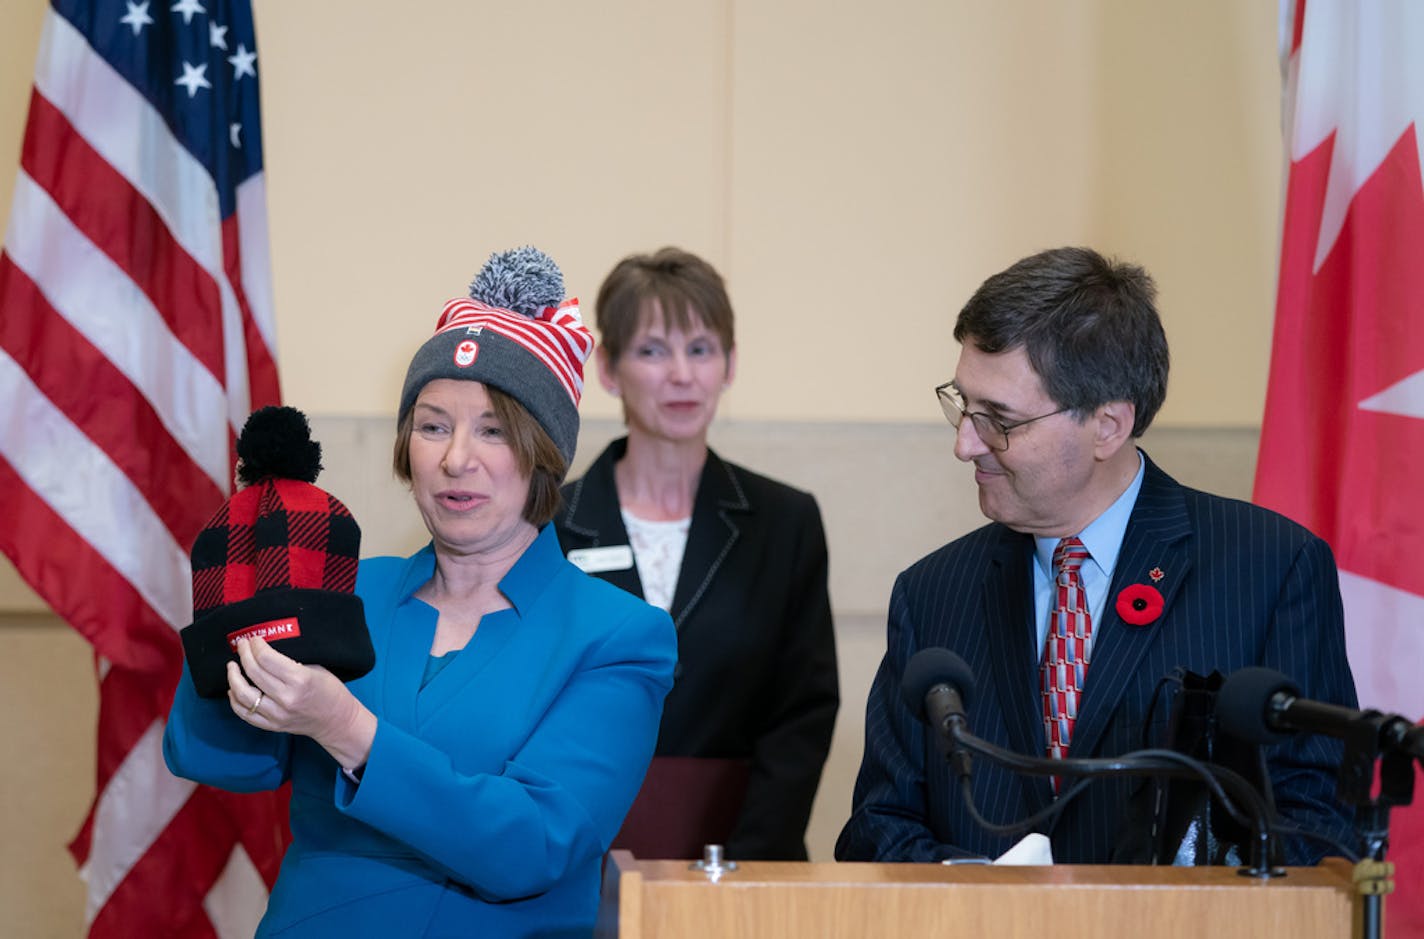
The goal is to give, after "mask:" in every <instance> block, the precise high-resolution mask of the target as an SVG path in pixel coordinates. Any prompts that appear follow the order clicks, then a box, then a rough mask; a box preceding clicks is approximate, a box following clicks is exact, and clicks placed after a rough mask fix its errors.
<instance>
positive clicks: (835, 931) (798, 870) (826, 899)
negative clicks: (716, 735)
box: [595, 850, 1360, 939]
mask: <svg viewBox="0 0 1424 939" xmlns="http://www.w3.org/2000/svg"><path fill="white" fill-rule="evenodd" d="M1359 932H1360V905H1359V899H1358V895H1357V893H1356V892H1355V888H1354V883H1353V875H1352V866H1351V865H1350V864H1349V863H1348V862H1347V861H1344V860H1341V859H1336V858H1331V859H1327V860H1326V861H1325V862H1324V863H1322V864H1321V865H1320V866H1319V867H1310V868H1288V869H1287V873H1286V876H1284V877H1278V878H1272V879H1269V880H1257V879H1254V878H1249V877H1243V876H1241V875H1240V874H1238V873H1237V872H1236V868H1234V867H1137V866H1087V865H1059V866H1053V867H999V866H990V865H956V866H944V865H939V864H863V863H845V864H839V863H804V862H790V861H748V862H744V863H741V864H739V865H738V866H737V869H736V870H735V871H729V872H726V873H722V874H721V875H720V876H716V877H714V876H709V875H708V874H707V873H704V872H703V871H700V870H695V869H691V868H690V866H689V862H687V861H640V860H637V859H636V858H635V857H634V856H633V855H632V854H630V853H629V852H627V851H616V850H615V851H612V852H610V853H609V855H608V858H607V860H606V862H605V866H604V877H603V896H602V905H601V907H600V909H599V919H598V928H597V930H596V932H595V935H596V936H598V937H599V939H614V937H617V939H671V937H679V939H682V937H689V936H716V937H718V939H880V937H884V939H906V937H918V936H949V935H954V936H966V937H979V936H986V937H987V936H993V937H995V939H1000V937H1004V939H1012V937H1019V936H1023V937H1032V939H1042V937H1044V936H1052V937H1054V939H1076V937H1089V936H1092V937H1098V936H1104V935H1115V936H1152V937H1153V939H1177V937H1180V939H1201V937H1210V939H1232V937H1242V939H1246V937H1250V939H1260V937H1264V936H1289V937H1291V939H1317V937H1319V939H1325V937H1331V939H1340V937H1350V936H1357V935H1359Z"/></svg>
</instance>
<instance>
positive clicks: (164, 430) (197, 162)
mask: <svg viewBox="0 0 1424 939" xmlns="http://www.w3.org/2000/svg"><path fill="white" fill-rule="evenodd" d="M259 120H260V111H259V100H258V74H257V52H256V43H255V33H254V29H253V21H252V9H251V5H250V3H249V2H248V0H158V2H150V0H145V2H131V0H129V2H125V0H53V2H52V3H51V5H50V7H49V9H48V10H47V12H46V15H45V23H44V31H43V34H42V37H41V39H40V48H39V56H38V60H37V64H36V66H35V82H34V91H33V94H32V96H31V100H30V109H29V119H28V124H27V126H26V131H25V139H24V145H23V149H22V153H21V159H20V170H19V173H18V174H17V177H16V181H15V190H14V200H13V203H12V211H11V217H10V223H9V227H8V229H7V231H6V233H5V241H4V247H3V251H0V401H3V402H4V407H3V411H0V518H4V519H5V524H4V525H0V549H3V550H4V552H5V554H6V555H8V556H9V558H10V560H11V561H12V562H13V563H14V565H15V567H16V568H17V569H18V570H19V572H20V574H21V575H22V576H23V577H24V579H25V580H26V581H27V582H28V583H29V584H30V585H31V586H32V587H33V588H34V589H35V591H36V592H37V593H38V594H39V595H40V596H41V597H42V598H43V599H44V600H45V601H46V602H47V603H48V604H49V605H50V606H51V607H53V608H54V610H55V611H56V612H57V613H58V614H59V615H60V616H62V617H63V618H64V619H65V620H67V621H68V622H69V623H70V624H71V625H73V626H74V628H75V629H77V630H78V631H79V632H80V633H82V634H83V635H84V637H85V638H86V639H88V641H89V642H90V643H92V644H93V647H94V654H95V663H96V673H97V676H98V681H99V701H100V705H99V721H98V780H97V788H96V797H95V800H94V804H93V807H92V809H91V811H90V815H89V817H88V819H87V820H86V821H85V823H84V825H83V828H82V829H81V831H80V833H79V835H78V836H77V837H76V838H75V840H74V842H73V844H71V846H70V848H71V851H72V852H73V854H74V856H75V858H76V860H77V861H78V863H79V864H80V872H81V875H82V876H83V877H84V879H85V881H86V884H87V890H88V908H87V914H86V921H87V923H88V931H89V935H91V936H118V935H125V936H129V935H145V936H223V937H226V936H238V935H244V934H245V935H248V936H250V935H251V934H252V930H253V927H254V926H255V924H256V920H257V918H258V917H259V916H260V915H261V912H262V909H263V907H264V905H265V894H266V890H267V888H268V886H270V884H271V883H272V882H273V880H274V879H275V877H276V872H277V866H278V863H279V861H280V858H281V854H282V851H283V849H284V847H285V843H286V837H287V833H286V828H285V794H261V795H255V796H237V795H232V794H229V793H223V792H218V791H216V790H212V789H207V788H203V787H197V786H195V785H193V784H192V783H190V782H187V781H185V780H179V779H175V778H174V777H172V776H171V775H169V773H168V772H167V770H166V768H165V767H164V764H163V757H162V754H161V752H160V740H161V738H162V733H163V721H164V718H165V716H166V714H167V711H168V706H169V704H170V703H171V701H172V696H173V689H174V687H175V685H176V683H177V678H178V673H179V669H180V665H181V660H182V652H181V647H180V644H179V641H178V632H177V631H178V630H179V629H181V628H182V627H183V626H185V625H187V623H188V622H189V620H190V618H191V612H192V605H191V596H190V595H191V580H190V573H189V562H188V549H189V547H190V546H191V544H192V541H193V538H194V537H195V536H196V534H197V532H198V531H199V529H200V528H201V527H202V525H203V523H204V522H205V521H206V520H207V518H208V517H209V516H210V515H211V514H212V513H213V512H214V511H216V509H217V508H218V507H219V506H220V505H221V504H222V502H223V500H224V499H225V498H226V497H227V495H228V494H229V492H230V490H231V480H232V462H233V454H232V445H233V440H234V439H235V429H236V428H240V427H241V425H242V422H243V421H244V420H245V418H246V416H247V415H248V413H249V412H251V411H252V410H253V409H255V408H257V407H260V406H262V405H265V404H275V403H277V402H278V399H279V392H278V386H277V369H276V362H275V358H274V348H275V336H274V329H273V315H272V307H271V286H270V278H269V272H268V250H267V219H266V194H265V190H264V183H263V175H262V137H261V126H260V123H259Z"/></svg>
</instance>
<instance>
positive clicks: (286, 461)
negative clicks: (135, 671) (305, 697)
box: [181, 407, 376, 698]
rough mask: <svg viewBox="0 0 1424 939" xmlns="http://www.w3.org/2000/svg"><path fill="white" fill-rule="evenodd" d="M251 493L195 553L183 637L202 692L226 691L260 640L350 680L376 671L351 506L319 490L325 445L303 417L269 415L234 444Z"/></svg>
mask: <svg viewBox="0 0 1424 939" xmlns="http://www.w3.org/2000/svg"><path fill="white" fill-rule="evenodd" d="M237 453H238V459H239V467H238V479H239V480H240V481H241V482H243V483H245V484H246V485H245V488H243V489H240V490H239V491H238V492H237V493H236V494H234V495H233V497H232V498H231V499H229V500H228V501H227V502H226V503H225V504H224V505H223V507H222V508H221V509H219V510H218V512H217V514H215V515H214V516H213V517H212V518H211V519H210V520H209V521H208V523H207V525H205V526H204V527H203V530H202V531H201V532H199V533H198V537H197V540H195V541H194V543H193V550H192V561H193V622H192V624H191V625H189V626H187V627H185V628H184V629H183V630H182V633H181V639H182V641H183V654H184V656H185V658H186V659H187V662H188V670H189V672H190V674H191V675H192V678H193V685H194V687H195V688H196V689H197V692H198V694H199V695H200V696H201V697H205V698H220V697H222V696H223V695H225V694H226V693H227V663H228V662H230V661H234V660H236V658H237V652H236V643H237V640H238V639H241V638H244V637H253V636H260V637H261V638H263V639H265V640H266V641H267V642H268V643H269V644H271V646H272V648H274V649H276V650H277V651H279V652H281V653H282V654H284V655H287V656H289V657H291V658H293V659H295V660H297V661H298V662H303V663H306V664H309V665H322V666H325V667H326V668H328V669H330V670H331V672H332V673H333V674H335V675H336V676H337V677H338V678H340V679H341V680H342V681H351V680H352V679H355V678H359V677H361V676H362V675H364V674H366V673H367V672H369V671H370V670H371V668H372V667H373V666H374V665H375V662H376V656H375V651H374V649H373V648H372V646H371V637H370V633H369V632H368V631H367V629H366V615H365V608H364V606H363V605H362V603H361V598H360V597H358V596H356V594H355V589H356V568H357V562H358V559H359V557H360V553H361V529H360V526H358V525H357V524H356V520H355V518H353V517H352V515H351V513H350V511H349V510H347V508H346V506H345V505H343V504H342V503H341V501H340V500H339V499H337V498H336V497H335V496H333V495H331V494H330V493H328V492H326V491H324V490H322V489H320V488H318V487H316V486H315V485H313V483H314V482H315V481H316V478H317V475H318V474H319V473H320V472H321V445H320V444H318V443H317V442H316V441H314V440H312V439H311V428H310V426H309V425H308V423H307V419H306V415H304V414H302V412H301V411H298V410H296V409H295V408H290V407H268V408H262V409H260V410H258V411H257V412H255V413H254V414H252V415H251V416H250V417H249V418H248V419H247V422H246V424H245V425H244V426H243V429H242V434H241V435H240V436H239V437H238V441H237Z"/></svg>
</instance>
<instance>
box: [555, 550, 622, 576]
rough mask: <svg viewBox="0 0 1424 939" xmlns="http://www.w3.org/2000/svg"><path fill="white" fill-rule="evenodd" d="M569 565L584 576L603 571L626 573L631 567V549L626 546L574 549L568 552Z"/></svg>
mask: <svg viewBox="0 0 1424 939" xmlns="http://www.w3.org/2000/svg"><path fill="white" fill-rule="evenodd" d="M569 563H570V564H572V565H573V566H574V567H577V568H578V569H579V570H581V571H583V572H584V573H585V574H599V573H602V572H603V571H626V570H627V569H628V568H630V567H632V566H633V549H632V547H631V546H629V545H626V544H616V545H609V546H608V547H606V548H575V549H574V550H572V551H570V552H569Z"/></svg>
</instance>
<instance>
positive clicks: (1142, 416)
mask: <svg viewBox="0 0 1424 939" xmlns="http://www.w3.org/2000/svg"><path fill="white" fill-rule="evenodd" d="M1156 297H1157V286H1156V284H1154V283H1153V282H1152V277H1151V276H1150V275H1149V274H1148V273H1147V272H1146V271H1145V270H1143V269H1142V268H1141V267H1138V266H1137V265H1135V264H1124V263H1120V262H1117V261H1111V260H1109V259H1107V258H1105V257H1103V256H1102V255H1101V254H1099V253H1098V252H1096V251H1093V250H1092V249H1090V248H1054V249H1053V250H1051V251H1043V252H1040V253H1038V254H1035V255H1032V256H1030V257H1026V258H1024V259H1023V260H1021V261H1019V262H1017V263H1015V264H1014V265H1013V266H1012V267H1010V268H1008V269H1007V270H1005V271H1002V272H1001V273H998V274H995V275H994V276H993V277H990V278H989V279H988V280H986V281H984V283H983V285H981V286H980V287H979V289H978V290H976V291H975V292H974V296H972V297H970V298H969V302H968V303H966V304H965V305H964V309H962V310H960V311H959V319H958V320H956V321H955V324H954V338H955V339H957V340H958V341H959V342H961V343H968V342H972V343H974V345H975V347H976V348H978V349H979V350H981V351H983V352H988V353H990V354H994V353H999V352H1008V351H1010V350H1012V349H1016V348H1018V347H1020V346H1022V347H1023V349H1024V351H1025V352H1026V353H1027V354H1028V360H1029V364H1031V365H1032V366H1033V370H1034V371H1035V372H1037V373H1038V376H1039V378H1040V379H1041V380H1042V382H1043V388H1044V390H1045V391H1046V392H1048V395H1049V397H1051V398H1052V399H1053V400H1054V401H1055V402H1056V403H1057V404H1058V405H1059V406H1060V407H1063V408H1067V409H1068V410H1070V411H1071V412H1073V414H1074V415H1075V416H1077V417H1078V418H1080V419H1081V418H1082V417H1083V416H1085V415H1087V414H1090V413H1092V412H1093V411H1094V410H1096V409H1097V408H1098V407H1099V406H1100V405H1103V404H1106V403H1107V402H1109V401H1131V402H1132V403H1133V405H1135V407H1136V420H1135V421H1134V423H1133V427H1132V436H1133V437H1141V436H1142V434H1143V433H1144V432H1146V430H1147V427H1148V425H1149V424H1151V423H1152V419H1153V418H1154V417H1156V416H1157V410H1158V408H1160V407H1161V406H1162V401H1163V399H1165V398H1166V397H1167V369H1168V365H1169V360H1168V354H1167V335H1166V333H1164V332H1163V331H1162V320H1161V319H1160V318H1159V317H1158V315H1157V308H1156V306H1155V305H1154V301H1155V299H1156Z"/></svg>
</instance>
